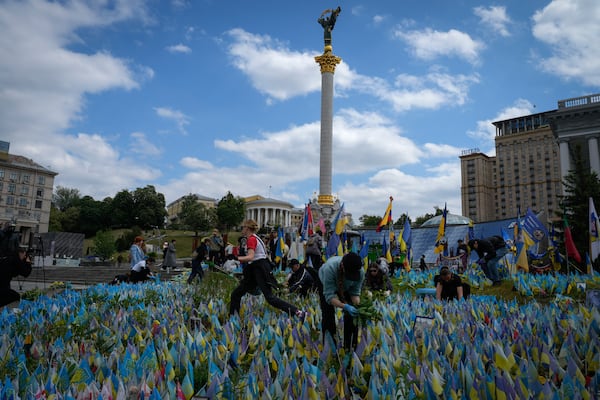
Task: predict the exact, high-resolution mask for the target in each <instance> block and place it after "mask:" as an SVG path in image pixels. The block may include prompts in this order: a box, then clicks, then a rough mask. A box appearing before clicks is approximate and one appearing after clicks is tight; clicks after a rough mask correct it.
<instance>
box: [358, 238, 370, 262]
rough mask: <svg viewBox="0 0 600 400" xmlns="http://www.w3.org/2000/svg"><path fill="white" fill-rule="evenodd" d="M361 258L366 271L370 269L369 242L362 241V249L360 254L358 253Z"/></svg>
mask: <svg viewBox="0 0 600 400" xmlns="http://www.w3.org/2000/svg"><path fill="white" fill-rule="evenodd" d="M358 255H359V256H360V258H362V260H363V265H364V266H365V269H367V268H368V267H369V241H368V240H366V241H362V247H361V248H360V253H358Z"/></svg>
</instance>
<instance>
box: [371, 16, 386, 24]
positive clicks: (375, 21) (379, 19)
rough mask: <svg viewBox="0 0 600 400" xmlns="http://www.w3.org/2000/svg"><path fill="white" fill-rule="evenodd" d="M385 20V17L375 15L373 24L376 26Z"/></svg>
mask: <svg viewBox="0 0 600 400" xmlns="http://www.w3.org/2000/svg"><path fill="white" fill-rule="evenodd" d="M384 20H385V16H383V15H375V16H373V23H374V24H375V25H379V24H381V23H382V22H383V21H384Z"/></svg>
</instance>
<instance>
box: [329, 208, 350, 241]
mask: <svg viewBox="0 0 600 400" xmlns="http://www.w3.org/2000/svg"><path fill="white" fill-rule="evenodd" d="M347 223H348V219H347V218H346V211H345V210H344V203H342V205H341V207H340V209H339V210H338V212H337V214H336V215H335V218H334V219H333V222H332V223H331V227H332V228H333V229H334V230H335V233H337V234H338V235H341V234H342V231H343V230H344V226H346V224H347Z"/></svg>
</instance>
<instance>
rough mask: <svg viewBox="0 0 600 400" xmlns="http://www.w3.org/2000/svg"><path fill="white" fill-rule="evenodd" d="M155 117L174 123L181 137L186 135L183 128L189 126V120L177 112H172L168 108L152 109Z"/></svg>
mask: <svg viewBox="0 0 600 400" xmlns="http://www.w3.org/2000/svg"><path fill="white" fill-rule="evenodd" d="M154 111H156V115H158V116H159V117H162V118H165V119H168V120H172V121H175V123H176V124H177V129H178V130H179V132H180V133H182V134H183V135H187V131H186V129H185V127H186V126H187V125H189V124H190V118H189V117H188V116H187V115H185V114H184V113H182V112H181V111H179V110H173V109H171V108H169V107H154Z"/></svg>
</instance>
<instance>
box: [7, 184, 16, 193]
mask: <svg viewBox="0 0 600 400" xmlns="http://www.w3.org/2000/svg"><path fill="white" fill-rule="evenodd" d="M16 191H17V185H15V184H14V183H9V184H8V193H14V192H16Z"/></svg>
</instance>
